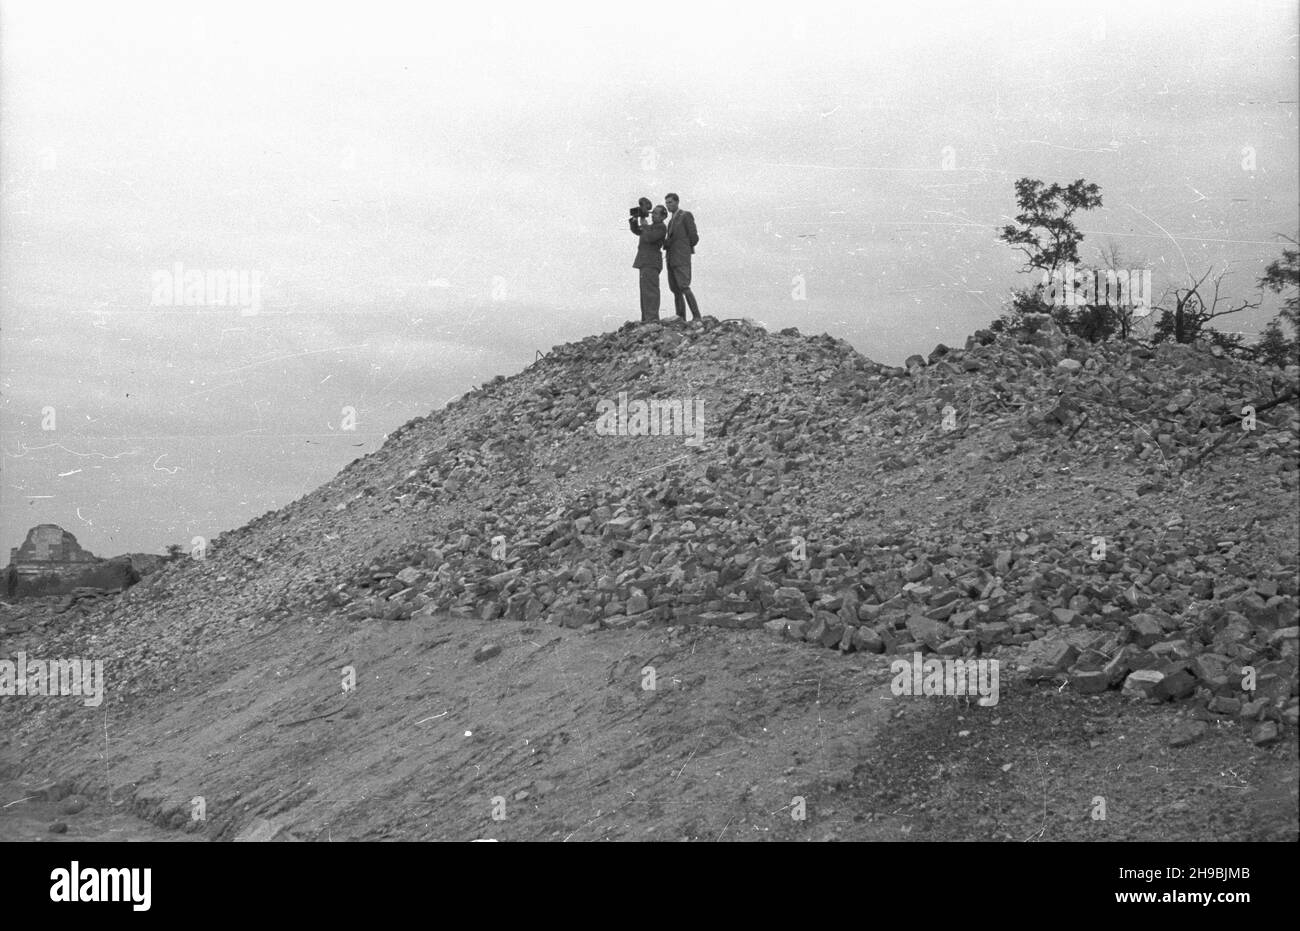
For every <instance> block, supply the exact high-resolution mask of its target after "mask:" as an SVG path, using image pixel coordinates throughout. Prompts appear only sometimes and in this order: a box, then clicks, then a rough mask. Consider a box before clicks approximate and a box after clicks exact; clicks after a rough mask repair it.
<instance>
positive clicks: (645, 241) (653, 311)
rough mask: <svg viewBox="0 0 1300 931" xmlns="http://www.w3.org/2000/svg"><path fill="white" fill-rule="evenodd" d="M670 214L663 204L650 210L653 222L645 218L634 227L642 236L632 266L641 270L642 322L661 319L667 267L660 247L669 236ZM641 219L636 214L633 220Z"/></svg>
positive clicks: (637, 233)
mask: <svg viewBox="0 0 1300 931" xmlns="http://www.w3.org/2000/svg"><path fill="white" fill-rule="evenodd" d="M666 216H668V211H666V210H664V208H663V207H656V208H655V209H654V210H652V211H651V212H650V222H649V223H647V222H646V221H645V220H644V219H641V220H640V222H639V223H635V228H634V229H633V230H632V232H633V233H635V234H636V235H637V237H638V238H639V239H640V242H639V243H637V247H636V260H635V261H633V262H632V267H633V268H639V269H640V270H641V322H642V323H658V322H659V272H660V271H661V270H662V269H663V267H664V259H663V254H662V253H661V252H660V250H661V249H662V248H663V244H664V237H665V236H666V235H667V228H666V227H665V226H664V217H666ZM637 219H638V218H636V217H634V218H633V221H634V222H635V221H636V220H637Z"/></svg>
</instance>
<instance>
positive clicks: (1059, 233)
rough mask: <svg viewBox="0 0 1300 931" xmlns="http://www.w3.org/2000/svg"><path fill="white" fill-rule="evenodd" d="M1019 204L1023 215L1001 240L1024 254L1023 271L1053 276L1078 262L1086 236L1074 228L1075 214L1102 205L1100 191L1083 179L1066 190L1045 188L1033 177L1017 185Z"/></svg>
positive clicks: (999, 236) (1022, 179)
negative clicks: (1037, 271)
mask: <svg viewBox="0 0 1300 931" xmlns="http://www.w3.org/2000/svg"><path fill="white" fill-rule="evenodd" d="M1016 204H1017V205H1018V206H1019V207H1020V213H1018V214H1016V217H1015V221H1016V222H1015V224H1014V225H1013V224H1010V223H1008V224H1007V225H1006V226H1004V227H1003V228H1002V232H1000V233H999V234H998V238H999V239H1001V240H1002V241H1003V242H1005V243H1007V244H1008V245H1010V246H1012V247H1013V248H1015V249H1019V250H1020V251H1021V252H1023V253H1024V255H1025V266H1024V268H1023V269H1021V271H1032V270H1034V269H1039V270H1040V271H1042V272H1044V273H1045V274H1046V275H1049V276H1050V275H1051V274H1052V272H1054V271H1056V270H1057V269H1058V268H1060V267H1061V266H1062V265H1069V264H1073V263H1075V262H1078V261H1079V243H1081V242H1083V233H1080V232H1079V231H1078V229H1076V228H1075V225H1074V220H1073V217H1074V214H1075V212H1076V211H1079V210H1092V209H1093V208H1095V207H1100V206H1101V188H1099V187H1098V186H1097V185H1095V184H1089V183H1088V182H1086V181H1084V180H1083V179H1082V178H1080V179H1079V180H1078V181H1074V182H1072V183H1070V184H1069V185H1067V186H1066V187H1061V185H1059V184H1052V185H1051V186H1046V185H1044V184H1043V182H1042V181H1038V180H1037V179H1034V178H1021V179H1020V180H1019V181H1017V182H1016Z"/></svg>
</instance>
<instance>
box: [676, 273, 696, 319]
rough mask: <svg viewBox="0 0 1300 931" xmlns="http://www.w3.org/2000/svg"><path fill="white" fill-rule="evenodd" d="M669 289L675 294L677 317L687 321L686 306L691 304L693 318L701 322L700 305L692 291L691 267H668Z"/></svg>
mask: <svg viewBox="0 0 1300 931" xmlns="http://www.w3.org/2000/svg"><path fill="white" fill-rule="evenodd" d="M668 288H669V290H671V291H672V292H673V305H674V307H676V309H677V316H678V317H680V318H681V319H682V320H685V319H686V306H687V305H688V304H689V305H690V308H691V318H692V319H694V320H699V319H700V305H699V304H697V303H696V302H695V294H694V292H692V291H691V267H690V266H689V265H669V266H668Z"/></svg>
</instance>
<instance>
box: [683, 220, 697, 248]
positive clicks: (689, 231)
mask: <svg viewBox="0 0 1300 931" xmlns="http://www.w3.org/2000/svg"><path fill="white" fill-rule="evenodd" d="M686 235H688V236H690V238H691V248H692V249H694V248H695V247H696V246H697V245H699V242H700V234H699V233H697V232H695V214H693V213H688V214H686Z"/></svg>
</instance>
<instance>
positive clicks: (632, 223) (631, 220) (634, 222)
mask: <svg viewBox="0 0 1300 931" xmlns="http://www.w3.org/2000/svg"><path fill="white" fill-rule="evenodd" d="M643 223H645V220H643V219H641V218H640V217H628V218H627V225H628V226H629V227H630V228H631V229H632V235H633V236H640V235H641V224H643Z"/></svg>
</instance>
